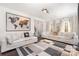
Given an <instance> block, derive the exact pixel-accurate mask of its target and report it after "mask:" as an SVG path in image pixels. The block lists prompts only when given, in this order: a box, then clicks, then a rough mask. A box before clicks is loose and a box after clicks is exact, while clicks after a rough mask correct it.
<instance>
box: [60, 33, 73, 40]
mask: <svg viewBox="0 0 79 59" xmlns="http://www.w3.org/2000/svg"><path fill="white" fill-rule="evenodd" d="M59 35H60V36H64V37H65V38H66V39H73V36H74V34H73V33H71V32H65V33H60V34H59Z"/></svg>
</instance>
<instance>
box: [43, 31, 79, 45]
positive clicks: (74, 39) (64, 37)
mask: <svg viewBox="0 0 79 59" xmlns="http://www.w3.org/2000/svg"><path fill="white" fill-rule="evenodd" d="M42 37H43V38H48V39H51V40H56V41H61V42H65V43H68V44H74V45H77V44H78V42H79V40H78V36H77V35H76V33H74V32H66V33H59V34H58V35H53V33H52V34H50V33H48V32H47V33H46V32H44V33H42Z"/></svg>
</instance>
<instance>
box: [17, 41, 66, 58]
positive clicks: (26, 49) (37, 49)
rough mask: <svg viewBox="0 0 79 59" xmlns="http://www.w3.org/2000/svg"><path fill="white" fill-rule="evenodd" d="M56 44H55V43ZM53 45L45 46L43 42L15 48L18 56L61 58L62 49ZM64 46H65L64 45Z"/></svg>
mask: <svg viewBox="0 0 79 59" xmlns="http://www.w3.org/2000/svg"><path fill="white" fill-rule="evenodd" d="M55 44H56V43H55ZM55 44H53V45H52V44H47V43H45V42H38V43H33V44H29V45H27V46H22V47H19V48H16V50H17V53H18V55H19V56H61V55H63V52H66V51H64V48H65V47H64V48H62V47H58V46H56V45H55ZM64 46H66V45H64ZM65 55H66V54H65Z"/></svg>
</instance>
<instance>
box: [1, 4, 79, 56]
mask: <svg viewBox="0 0 79 59" xmlns="http://www.w3.org/2000/svg"><path fill="white" fill-rule="evenodd" d="M78 6H79V5H78V3H48V4H44V3H43V4H30V3H29V4H27V3H26V4H24V3H0V19H1V21H0V46H1V52H0V55H1V56H12V55H13V56H79V40H78V36H79V31H78V28H79V27H78V25H79V20H78Z"/></svg>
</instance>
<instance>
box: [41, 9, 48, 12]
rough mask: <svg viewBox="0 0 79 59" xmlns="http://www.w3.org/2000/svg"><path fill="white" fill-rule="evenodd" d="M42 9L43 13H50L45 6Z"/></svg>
mask: <svg viewBox="0 0 79 59" xmlns="http://www.w3.org/2000/svg"><path fill="white" fill-rule="evenodd" d="M41 11H42V12H43V13H49V12H48V10H47V9H46V8H43V9H42V10H41Z"/></svg>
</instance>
